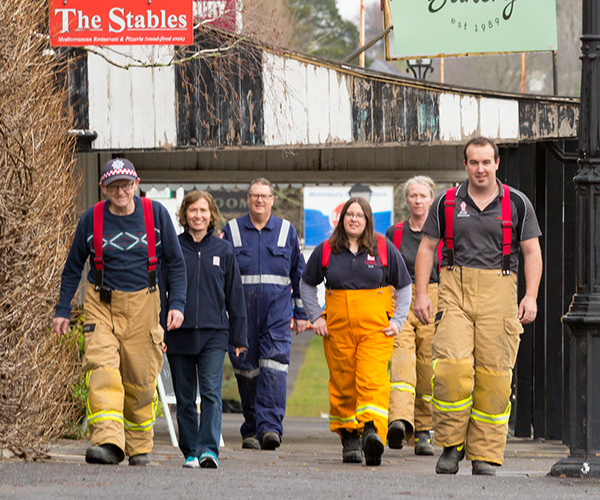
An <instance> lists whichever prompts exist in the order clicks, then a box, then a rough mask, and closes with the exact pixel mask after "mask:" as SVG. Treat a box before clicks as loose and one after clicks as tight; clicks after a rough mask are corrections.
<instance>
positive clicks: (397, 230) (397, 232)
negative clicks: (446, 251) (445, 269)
mask: <svg viewBox="0 0 600 500" xmlns="http://www.w3.org/2000/svg"><path fill="white" fill-rule="evenodd" d="M403 234H404V221H403V222H398V224H396V226H395V227H394V246H395V247H396V248H397V249H398V250H400V245H401V244H402V235H403ZM443 246H444V240H443V239H440V243H439V244H438V247H437V256H438V270H439V269H441V268H442V247H443Z"/></svg>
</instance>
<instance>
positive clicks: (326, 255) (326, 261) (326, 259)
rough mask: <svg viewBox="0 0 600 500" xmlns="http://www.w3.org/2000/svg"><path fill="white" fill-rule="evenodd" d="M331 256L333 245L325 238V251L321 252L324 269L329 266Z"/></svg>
mask: <svg viewBox="0 0 600 500" xmlns="http://www.w3.org/2000/svg"><path fill="white" fill-rule="evenodd" d="M329 257H331V245H330V244H329V240H325V241H324V242H323V253H322V254H321V267H322V268H323V269H327V266H329ZM323 274H325V273H323Z"/></svg>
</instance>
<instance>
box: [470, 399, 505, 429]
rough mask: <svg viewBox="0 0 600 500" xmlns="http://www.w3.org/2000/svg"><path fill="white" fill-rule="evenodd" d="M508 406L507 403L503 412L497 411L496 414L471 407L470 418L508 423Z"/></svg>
mask: <svg viewBox="0 0 600 500" xmlns="http://www.w3.org/2000/svg"><path fill="white" fill-rule="evenodd" d="M510 407H511V406H510V403H509V404H508V408H507V409H506V411H505V412H504V413H498V414H496V415H492V414H490V413H486V412H484V411H481V410H476V409H475V408H471V418H472V419H473V420H478V421H479V422H484V423H487V424H495V425H504V424H506V423H508V420H509V419H510Z"/></svg>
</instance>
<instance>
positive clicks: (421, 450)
mask: <svg viewBox="0 0 600 500" xmlns="http://www.w3.org/2000/svg"><path fill="white" fill-rule="evenodd" d="M415 455H429V456H431V455H433V445H432V444H431V431H417V432H415Z"/></svg>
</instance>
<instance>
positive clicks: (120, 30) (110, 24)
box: [49, 0, 194, 47]
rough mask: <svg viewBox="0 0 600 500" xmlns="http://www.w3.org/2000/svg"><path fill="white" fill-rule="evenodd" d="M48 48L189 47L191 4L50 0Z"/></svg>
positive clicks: (140, 0) (191, 40)
mask: <svg viewBox="0 0 600 500" xmlns="http://www.w3.org/2000/svg"><path fill="white" fill-rule="evenodd" d="M49 26H50V44H51V45H53V46H55V47H56V46H66V47H79V46H83V45H192V44H193V43H194V33H193V29H194V22H193V18H192V2H191V1H190V0H94V1H90V0H50V23H49Z"/></svg>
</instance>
